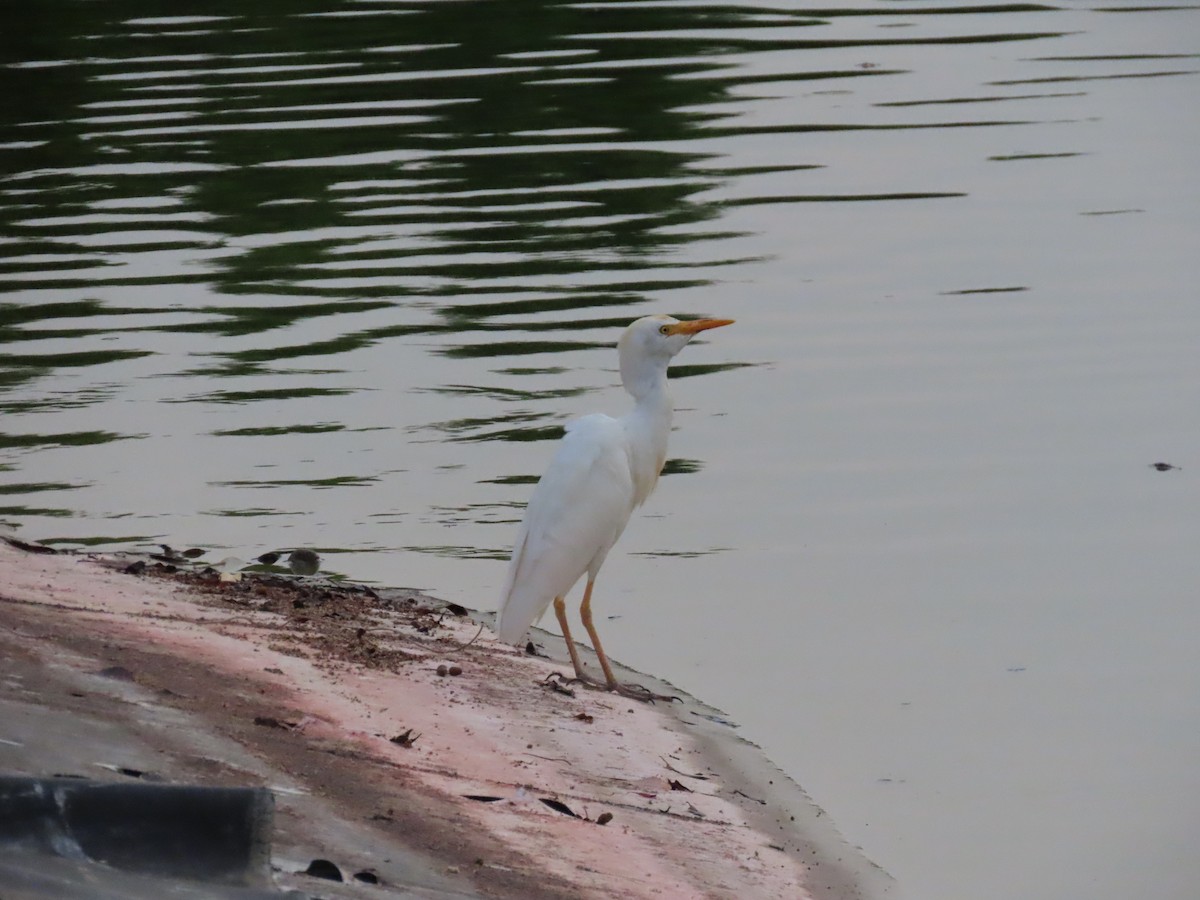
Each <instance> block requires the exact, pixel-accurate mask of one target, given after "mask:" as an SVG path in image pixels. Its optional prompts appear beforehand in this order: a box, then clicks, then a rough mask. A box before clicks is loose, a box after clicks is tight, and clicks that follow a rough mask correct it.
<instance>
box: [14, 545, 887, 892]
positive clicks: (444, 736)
mask: <svg viewBox="0 0 1200 900" xmlns="http://www.w3.org/2000/svg"><path fill="white" fill-rule="evenodd" d="M0 602H6V603H8V604H18V605H28V606H29V607H30V608H37V609H41V610H43V611H45V610H47V609H53V610H56V615H57V616H61V617H64V618H65V619H66V620H70V621H73V622H76V623H77V627H78V628H79V629H90V630H94V631H96V632H99V633H102V634H105V635H110V636H112V637H113V638H114V639H117V640H120V639H124V640H129V641H132V642H135V643H140V644H143V645H146V646H154V647H155V648H156V650H157V651H158V652H163V651H167V652H169V653H170V654H178V657H179V658H180V659H181V660H188V661H189V662H192V663H196V662H202V663H203V664H205V665H206V666H207V667H209V668H211V669H212V670H214V671H215V672H217V673H219V674H220V675H221V677H222V678H226V679H238V680H239V681H240V680H250V681H252V682H256V683H259V684H260V685H261V688H262V689H264V690H269V691H271V692H273V694H274V695H275V696H278V697H282V698H284V700H285V701H286V703H287V705H288V706H290V707H292V708H293V711H292V713H291V715H292V717H293V718H294V719H295V720H296V721H295V729H294V730H295V731H296V732H297V733H298V734H299V736H300V739H301V740H303V741H309V742H320V743H323V744H325V745H328V744H329V743H330V742H335V743H337V744H339V745H340V746H342V747H343V748H349V749H350V750H353V751H354V752H356V753H361V754H363V755H364V756H365V757H367V758H370V759H372V760H375V761H386V762H387V763H388V764H390V768H389V771H391V772H392V773H393V777H395V778H397V779H400V780H402V781H403V782H404V783H405V784H407V785H408V786H409V787H412V786H413V785H416V786H417V788H418V789H419V791H420V792H422V795H423V796H427V797H429V798H430V800H431V802H433V801H434V800H436V801H438V802H440V803H443V804H451V805H452V807H453V808H454V810H455V816H454V819H455V822H456V824H455V826H454V827H455V828H461V827H462V826H463V823H469V828H470V829H478V830H479V831H480V832H482V833H486V834H487V835H488V836H489V837H490V839H492V840H494V841H495V842H498V843H499V844H500V845H502V846H504V847H505V848H507V849H508V850H509V851H511V856H507V855H504V856H500V857H499V858H498V861H497V862H495V863H493V865H498V866H500V867H501V868H504V867H505V866H507V867H508V868H510V869H512V870H514V871H513V872H509V873H507V874H508V875H510V876H512V875H514V874H521V873H525V874H527V875H528V876H529V878H531V879H536V878H538V877H542V876H548V877H550V878H551V879H552V880H553V881H554V882H556V883H566V884H569V885H571V888H572V891H573V892H574V893H575V895H576V896H579V897H597V898H601V897H603V898H612V897H657V898H687V897H722V898H724V897H728V898H759V897H761V898H776V897H791V898H810V897H820V898H830V897H863V896H880V895H882V894H884V893H888V892H889V890H890V885H889V883H888V880H887V878H886V876H883V875H882V873H880V872H879V871H878V870H876V869H874V868H873V867H872V866H870V864H869V863H867V862H866V861H865V860H864V859H863V858H862V856H861V854H859V853H858V852H857V851H855V850H854V849H853V848H850V847H847V846H846V845H845V844H844V843H842V842H841V839H840V838H839V837H838V836H837V835H836V833H835V832H834V831H833V830H832V828H831V826H827V825H826V824H825V822H827V821H828V817H827V816H826V817H824V818H823V819H822V817H821V814H820V811H819V810H817V809H816V807H815V806H813V805H812V804H811V802H810V801H808V800H807V798H806V797H805V796H804V795H803V793H802V792H801V791H800V790H799V789H798V788H797V787H796V786H795V785H794V784H793V783H791V782H790V781H789V780H788V779H787V778H786V776H784V775H783V774H782V773H780V772H779V771H778V770H776V769H774V767H772V766H771V765H770V764H769V763H767V762H766V761H765V760H763V759H762V758H761V754H760V753H759V752H758V751H757V750H756V748H753V747H752V746H751V745H748V744H746V743H745V742H742V741H740V740H739V739H737V738H736V737H734V736H733V733H732V731H729V729H728V727H727V726H725V725H720V724H714V723H713V721H712V720H711V719H708V718H705V717H704V715H703V714H704V713H707V712H709V710H708V709H707V708H706V707H703V706H702V705H700V704H697V703H696V702H695V701H692V700H690V699H687V698H685V702H684V703H682V704H680V703H673V704H664V703H661V702H660V703H657V704H654V705H649V704H643V703H639V702H635V701H631V700H628V699H624V698H620V697H614V696H612V695H610V694H607V693H602V692H597V691H593V690H587V689H582V688H576V693H575V696H574V697H570V696H566V695H564V694H560V693H556V692H554V691H551V690H549V689H547V688H546V687H543V686H539V683H540V682H543V681H544V679H546V677H547V676H548V675H550V674H551V673H552V672H558V671H561V670H562V666H560V665H557V664H554V663H552V662H551V661H549V660H545V659H539V658H535V657H530V656H527V655H524V654H520V653H518V652H516V651H515V650H514V649H513V648H510V647H506V646H502V645H500V644H498V643H496V642H495V641H494V640H491V639H490V638H489V637H488V634H489V632H487V631H486V630H485V633H484V634H483V635H482V636H480V637H479V639H478V640H476V641H475V642H474V643H473V644H470V646H467V647H465V648H464V646H463V645H464V644H467V643H468V642H469V641H471V639H472V637H474V635H475V633H476V631H477V628H478V626H476V625H475V624H474V623H472V622H471V621H469V620H464V619H454V618H452V617H450V618H447V619H446V620H445V621H444V622H443V624H442V627H440V628H439V629H437V637H429V636H428V635H422V634H420V633H418V632H417V631H416V630H414V629H413V628H411V626H410V625H406V624H404V623H402V622H400V621H399V619H398V618H394V619H393V618H389V616H388V615H387V614H386V613H385V612H379V613H376V614H372V616H371V617H370V619H369V620H368V621H365V622H364V623H363V625H364V627H366V628H367V629H368V630H369V631H370V633H371V634H372V635H376V636H382V637H381V638H380V639H381V641H382V640H386V641H389V642H390V644H389V646H391V647H393V648H398V649H401V650H403V651H404V652H405V653H406V654H409V655H410V657H411V660H410V661H409V662H407V663H406V664H404V665H402V666H400V667H399V668H398V671H395V672H390V671H381V670H379V669H378V668H375V669H372V668H366V667H364V666H362V665H359V664H356V663H353V662H347V661H344V660H340V659H337V658H336V657H334V656H331V655H329V654H327V653H322V652H319V651H318V650H317V649H315V648H314V647H313V646H312V645H311V642H310V641H308V640H306V633H305V631H304V629H303V628H302V627H298V626H296V625H295V623H293V622H289V621H288V620H287V619H285V618H283V617H281V616H277V615H275V614H272V613H263V612H257V611H253V610H245V611H242V610H233V611H231V610H230V609H229V608H228V606H224V607H223V606H221V605H220V604H218V603H214V601H213V599H212V598H211V597H206V596H204V595H201V594H198V593H196V592H194V591H192V590H189V589H185V588H182V587H180V586H178V585H177V584H175V583H174V582H171V581H169V580H162V579H152V578H144V577H136V576H131V575H127V574H124V573H122V572H120V571H116V570H114V569H112V568H106V567H102V566H101V565H98V564H97V563H96V562H95V561H92V560H89V559H86V558H83V557H77V556H67V555H33V554H27V553H24V552H21V551H19V550H16V549H14V548H12V547H10V546H8V545H6V544H4V543H0ZM440 663H455V664H457V665H460V666H461V667H462V670H463V671H462V674H461V675H460V676H457V677H449V676H439V675H438V674H437V672H436V668H437V666H438V665H439V664H440ZM242 683H245V682H244V681H243V682H242ZM406 730H411V734H413V735H419V737H417V738H416V740H415V742H414V743H413V745H412V746H411V747H405V746H402V745H399V744H397V743H393V742H392V741H390V740H389V739H388V738H389V737H394V736H396V735H397V734H398V733H402V732H404V731H406ZM726 733H727V734H726ZM373 771H375V772H376V773H377V772H378V771H379V769H378V767H377V768H376V769H374V770H373ZM689 776H690V777H689ZM696 776H704V777H696ZM372 777H378V775H377V774H376V775H372ZM672 782H674V783H675V786H674V787H673V786H672ZM683 788H686V790H685V789H683ZM472 797H475V798H479V797H499V798H501V799H499V800H496V801H485V800H481V799H471V798H472ZM334 799H336V798H334ZM545 799H551V800H557V801H559V802H560V803H562V804H565V806H566V807H567V808H569V809H570V810H571V811H572V812H574V813H575V814H576V815H577V816H579V818H573V817H571V816H569V815H567V814H565V813H564V812H561V811H556V809H554V808H552V807H551V806H549V805H547V804H545V803H544V802H542V801H543V800H545ZM605 813H607V814H611V819H610V821H608V822H607V824H603V825H601V824H598V823H597V822H596V819H597V818H598V817H600V816H601V815H602V814H605ZM506 859H507V860H509V862H508V863H506V862H505V861H504V860H506Z"/></svg>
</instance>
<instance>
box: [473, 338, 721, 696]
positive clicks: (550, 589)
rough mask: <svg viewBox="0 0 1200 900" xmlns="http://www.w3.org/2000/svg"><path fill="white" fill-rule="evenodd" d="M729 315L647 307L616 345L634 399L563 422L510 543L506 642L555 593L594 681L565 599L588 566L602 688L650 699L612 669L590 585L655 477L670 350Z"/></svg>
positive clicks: (666, 408)
mask: <svg viewBox="0 0 1200 900" xmlns="http://www.w3.org/2000/svg"><path fill="white" fill-rule="evenodd" d="M728 324H731V321H730V320H728V319H698V320H693V321H687V322H681V321H679V320H677V319H673V318H671V317H670V316H646V317H645V318H642V319H638V320H637V321H636V322H634V323H633V324H632V325H630V326H629V327H628V328H626V329H625V332H624V334H622V336H621V340H620V342H619V344H618V352H619V356H620V361H621V382H622V384H623V385H624V386H625V389H626V390H627V391H628V392H629V393H630V394H632V395H633V397H634V407H633V409H632V410H630V411H629V412H628V413H627V414H625V415H624V416H621V417H620V418H617V419H614V418H612V417H611V416H606V415H600V414H596V415H590V416H584V417H583V418H581V419H576V420H574V421H572V422H570V423H569V424H568V425H567V433H566V435H565V436H564V437H563V440H562V443H561V444H560V445H559V448H558V452H557V453H556V454H555V456H554V459H553V460H552V461H551V462H550V466H549V468H547V469H546V472H545V474H544V475H542V478H541V480H540V481H539V482H538V484H537V487H536V488H535V489H534V491H533V495H532V497H530V500H529V505H528V506H527V507H526V510H525V518H524V520H523V521H522V523H521V528H520V531H519V532H518V534H517V540H516V543H515V545H514V547H513V554H512V560H511V561H510V563H509V567H508V577H507V579H506V580H505V584H504V589H503V592H502V594H501V605H500V616H499V620H498V622H497V632H498V634H499V637H500V639H501V640H502V641H504V642H506V643H516V642H517V641H519V640H520V639H521V638H522V636H523V635H524V634H525V632H526V631H527V630H528V629H529V626H530V625H532V624H533V623H534V622H535V621H537V620H538V619H539V618H540V617H541V616H542V614H543V613H544V612H545V611H546V609H547V607H549V606H550V604H551V603H552V602H553V603H554V604H555V612H556V614H557V615H558V619H559V625H560V627H561V628H562V630H563V636H564V637H565V638H566V640H567V647H568V649H569V650H570V652H571V661H572V663H573V664H574V667H575V675H576V677H577V678H578V679H580V680H582V681H585V682H587V683H590V684H598V682H595V681H594V680H593V679H591V678H590V677H589V676H588V675H587V673H586V672H585V671H584V669H583V666H582V664H581V663H580V661H579V656H578V653H577V651H576V649H575V646H574V643H573V642H572V640H571V634H570V629H569V628H568V625H567V620H566V615H565V608H564V605H563V597H564V596H565V595H566V594H567V593H568V592H569V591H570V590H571V588H572V587H573V586H574V585H575V583H576V582H577V581H578V580H579V578H580V577H581V576H582V575H584V574H585V573H586V574H587V576H588V581H587V589H586V591H585V593H584V599H583V605H582V606H581V609H580V613H581V617H582V619H583V623H584V626H585V627H586V628H587V630H588V633H589V635H590V636H591V638H592V644H593V646H594V647H595V650H596V654H597V656H598V657H599V660H600V664H601V667H602V668H603V669H604V675H605V683H604V687H606V688H608V689H609V690H615V691H620V692H622V693H625V694H628V695H629V696H636V697H638V698H640V699H652V698H653V695H651V694H650V693H649V692H648V691H646V690H645V689H644V688H640V687H638V686H631V685H622V684H620V683H619V682H617V681H616V679H615V678H614V677H613V675H612V670H611V667H610V666H609V664H608V660H607V658H606V657H605V655H604V651H603V649H602V648H601V646H600V641H599V637H598V636H597V634H596V631H595V627H594V626H593V624H592V619H591V592H592V585H593V583H594V582H595V580H596V574H597V572H599V571H600V566H601V565H603V563H604V559H605V557H606V556H608V552H609V551H610V550H611V549H612V547H613V545H614V544H615V543H616V542H617V539H618V538H619V537H620V536H621V532H623V531H624V530H625V526H626V524H627V523H628V522H629V517H630V515H632V513H633V510H634V509H636V508H637V507H638V506H640V505H641V504H642V503H644V502H645V500H646V498H647V497H649V496H650V493H651V492H652V491H653V490H654V486H655V485H656V484H657V483H658V476H659V473H660V472H661V471H662V467H663V462H664V461H665V460H666V455H667V438H668V436H669V434H670V430H671V416H672V412H673V409H672V406H671V396H670V392H669V391H668V388H667V366H668V364H669V363H670V361H671V358H672V357H673V356H675V354H676V353H678V352H679V351H680V350H682V349H683V348H684V347H685V346H686V345H687V343H688V342H689V341H690V340H691V339H692V338H693V337H694V336H695V335H696V334H698V333H699V332H701V331H704V330H706V329H709V328H717V327H719V326H721V325H728Z"/></svg>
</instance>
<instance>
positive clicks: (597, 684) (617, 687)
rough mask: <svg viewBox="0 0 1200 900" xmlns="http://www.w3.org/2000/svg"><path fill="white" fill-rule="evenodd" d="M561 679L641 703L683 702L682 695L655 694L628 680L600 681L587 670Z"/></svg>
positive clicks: (643, 686)
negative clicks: (657, 701)
mask: <svg viewBox="0 0 1200 900" xmlns="http://www.w3.org/2000/svg"><path fill="white" fill-rule="evenodd" d="M560 680H561V681H565V682H569V683H571V684H582V685H583V686H584V687H589V688H591V689H592V690H595V691H608V692H610V693H613V694H620V695H621V696H622V697H628V698H629V699H631V700H641V701H642V702H643V703H653V702H654V701H655V700H667V701H671V700H678V701H679V702H680V703H682V702H683V698H682V697H676V696H675V695H674V694H656V693H654V691H652V690H650V688H648V687H646V686H645V685H641V684H633V683H631V682H628V681H601V680H600V679H598V678H593V677H592V676H591V675H589V674H587V672H576V673H575V677H574V678H567V677H562V678H560Z"/></svg>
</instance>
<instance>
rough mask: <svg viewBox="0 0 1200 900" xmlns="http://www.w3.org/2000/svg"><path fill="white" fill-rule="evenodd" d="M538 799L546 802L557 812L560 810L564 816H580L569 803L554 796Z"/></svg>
mask: <svg viewBox="0 0 1200 900" xmlns="http://www.w3.org/2000/svg"><path fill="white" fill-rule="evenodd" d="M538 799H540V800H541V801H542V802H543V803H545V804H546V805H547V806H548V807H550V808H551V809H552V810H554V811H555V812H560V813H562V814H563V815H564V816H570V817H571V818H572V819H578V818H579V815H578V814H577V813H576V812H575V811H574V810H573V809H571V807H569V806H567V804H565V803H563V802H562V801H561V800H555V799H554V798H553V797H540V798H538Z"/></svg>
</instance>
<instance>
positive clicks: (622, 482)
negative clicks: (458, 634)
mask: <svg viewBox="0 0 1200 900" xmlns="http://www.w3.org/2000/svg"><path fill="white" fill-rule="evenodd" d="M627 444H628V439H627V437H626V435H625V430H624V428H623V427H622V426H621V423H620V422H619V421H617V420H616V419H612V418H610V417H608V416H604V415H592V416H584V417H583V418H582V419H576V420H575V421H574V422H571V423H569V424H568V425H567V433H566V436H565V437H564V438H563V440H562V443H561V444H560V445H559V448H558V452H557V453H556V454H555V456H554V459H553V460H551V462H550V466H549V468H548V469H547V470H546V473H545V474H544V475H543V476H542V478H541V480H540V481H539V482H538V484H537V487H536V488H534V491H533V496H532V497H530V499H529V506H528V507H526V509H525V519H524V521H523V522H522V523H521V530H520V532H519V533H518V535H517V542H516V546H515V547H514V548H513V555H512V560H511V562H509V565H508V578H507V580H506V582H505V585H504V591H503V593H502V595H501V605H500V617H499V621H498V623H497V629H496V630H497V632H498V633H499V636H500V639H501V640H502V641H504V642H506V643H510V644H511V643H516V642H517V641H518V640H520V639H521V636H522V635H524V634H525V631H526V630H527V629H528V628H529V626H530V625H532V624H533V623H534V622H535V621H537V619H538V618H539V617H540V616H541V615H542V613H544V612H545V611H546V608H547V607H548V606H549V605H550V603H551V602H552V601H553V600H554V598H555V597H560V596H563V595H565V594H566V593H567V592H568V591H569V590H570V589H571V588H572V586H573V585H574V584H575V582H576V581H578V580H579V577H580V576H581V575H582V574H583V573H584V572H587V571H588V570H589V569H591V570H592V572H593V573H594V572H595V571H596V569H598V568H599V566H600V563H602V562H603V561H604V557H605V556H606V555H607V554H608V551H609V550H611V549H612V546H613V544H615V543H616V542H617V538H619V537H620V536H621V532H622V531H624V530H625V525H626V524H627V523H628V522H629V516H630V514H631V513H632V512H633V506H634V488H633V476H632V474H631V472H630V464H629V452H628V446H627Z"/></svg>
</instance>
